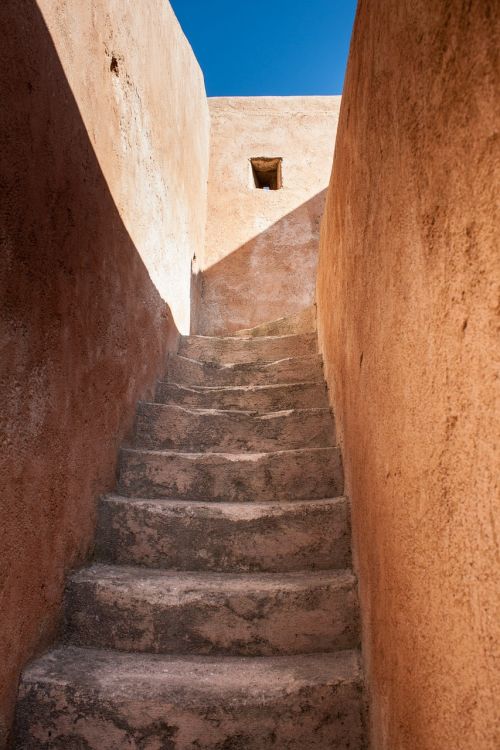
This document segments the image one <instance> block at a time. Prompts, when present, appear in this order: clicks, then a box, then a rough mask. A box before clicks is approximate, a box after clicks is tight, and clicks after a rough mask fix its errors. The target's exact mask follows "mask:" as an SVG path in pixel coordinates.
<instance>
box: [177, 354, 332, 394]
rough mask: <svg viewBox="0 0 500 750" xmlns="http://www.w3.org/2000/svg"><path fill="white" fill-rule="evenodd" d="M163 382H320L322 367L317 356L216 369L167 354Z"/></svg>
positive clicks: (209, 364) (228, 365) (208, 384)
mask: <svg viewBox="0 0 500 750" xmlns="http://www.w3.org/2000/svg"><path fill="white" fill-rule="evenodd" d="M167 380H168V381H169V382H171V383H182V384H183V385H206V386H216V387H218V386H219V387H220V386H223V385H232V386H235V385H273V384H280V385H284V384H286V383H302V382H305V381H318V382H322V381H323V365H322V360H321V356H320V355H319V354H309V355H306V356H302V357H290V358H288V359H280V360H278V361H277V362H261V363H258V362H245V363H240V364H224V365H220V364H217V363H215V362H199V361H198V360H196V359H188V358H187V357H181V356H179V355H178V354H170V355H169V357H168V364H167Z"/></svg>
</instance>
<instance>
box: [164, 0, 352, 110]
mask: <svg viewBox="0 0 500 750" xmlns="http://www.w3.org/2000/svg"><path fill="white" fill-rule="evenodd" d="M170 2H171V4H172V7H173V9H174V11H175V13H176V15H177V18H178V19H179V21H180V24H181V26H182V28H183V30H184V33H185V34H186V36H187V38H188V39H189V41H190V43H191V46H192V47H193V50H194V53H195V55H196V57H197V58H198V61H199V63H200V65H201V67H202V69H203V72H204V74H205V83H206V88H207V93H208V95H209V96H262V95H265V94H269V95H277V96H278V95H281V96H285V95H300V94H304V95H311V94H340V93H341V92H342V84H343V80H344V73H345V65H346V60H347V54H348V51H349V40H350V36H351V30H352V24H353V20H354V13H355V10H356V0H170Z"/></svg>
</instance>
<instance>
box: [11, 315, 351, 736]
mask: <svg viewBox="0 0 500 750" xmlns="http://www.w3.org/2000/svg"><path fill="white" fill-rule="evenodd" d="M311 320H312V318H311V316H310V315H302V316H300V315H299V316H296V317H295V319H290V320H284V321H282V322H279V323H278V324H275V325H274V326H268V327H267V328H266V327H264V329H263V330H262V329H259V328H257V329H255V330H254V331H246V332H244V333H242V334H240V335H236V336H233V337H230V338H223V337H222V338H221V337H219V338H216V337H204V336H189V337H183V338H182V339H181V341H180V345H179V349H178V353H177V354H173V355H170V357H169V362H168V367H167V378H166V380H165V381H162V382H160V383H159V384H158V388H157V392H156V394H157V395H156V401H155V402H154V403H142V404H140V405H139V408H138V413H137V419H136V429H135V436H134V440H133V441H132V444H131V445H127V446H126V447H124V448H123V450H122V454H121V462H120V474H119V480H118V486H117V489H116V493H115V494H113V495H111V496H108V497H105V498H103V500H102V502H101V506H100V516H99V521H98V530H97V539H96V550H95V556H94V561H93V562H92V564H91V565H89V566H88V567H85V568H83V569H81V570H79V571H77V572H75V573H74V574H73V575H72V576H71V577H70V579H69V582H68V585H67V588H66V595H65V628H64V633H63V637H62V642H61V644H60V645H59V646H57V647H56V648H54V649H53V650H52V651H49V653H47V654H46V655H45V656H43V657H42V658H41V659H39V660H38V661H35V662H34V663H33V664H32V665H31V666H30V667H29V668H28V669H27V671H26V672H25V674H24V677H23V680H22V684H21V689H20V697H19V703H18V710H17V738H16V739H17V747H18V748H19V750H21V748H23V749H25V750H42V748H47V747H52V748H55V747H61V748H62V747H64V748H75V750H76V748H83V747H85V748H86V749H87V750H116V748H125V747H131V748H132V747H134V748H139V747H141V748H153V747H154V748H162V750H166V748H171V749H172V750H174V749H175V750H184V749H187V748H200V749H202V748H203V749H204V750H216V749H218V750H220V749H221V748H224V750H236V749H241V750H243V748H245V749H246V750H264V748H271V747H272V748H276V749H278V748H279V749H280V750H285V749H286V750H304V749H305V748H307V749H308V750H316V749H317V750H326V748H332V747H335V748H336V750H348V749H349V750H362V748H364V747H365V744H364V730H363V723H364V722H363V696H362V673H361V666H360V654H359V650H358V649H359V638H360V633H359V613H358V600H357V591H356V579H355V577H354V575H353V572H352V570H351V548H350V523H349V506H348V502H347V500H346V498H344V497H343V496H342V492H343V475H342V466H341V459H340V454H339V449H338V447H336V439H335V427H334V422H333V420H332V417H331V414H330V410H329V407H328V400H327V393H326V386H325V383H324V380H323V372H322V361H321V356H320V355H319V354H318V349H317V336H316V332H315V330H312V328H311V329H310V330H306V331H304V330H303V329H304V322H305V324H306V325H312V323H311ZM262 333H267V334H268V335H259V334H262ZM269 334H270V335H269Z"/></svg>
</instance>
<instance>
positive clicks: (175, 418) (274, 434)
mask: <svg viewBox="0 0 500 750" xmlns="http://www.w3.org/2000/svg"><path fill="white" fill-rule="evenodd" d="M134 445H135V446H136V447H143V448H149V449H153V450H179V451H193V452H201V451H211V452H233V451H234V452H236V453H238V452H241V451H255V452H259V453H260V452H266V451H276V450H289V449H295V448H305V447H308V448H322V447H328V446H333V445H335V430H334V425H333V420H332V417H331V414H330V411H329V409H289V410H286V411H285V410H284V411H280V412H272V413H269V414H263V415H258V414H255V413H251V412H244V411H236V410H232V411H228V410H225V411H220V410H213V409H212V410H201V409H192V408H191V409H187V408H185V407H182V406H176V405H166V404H152V403H141V404H139V408H138V413H137V419H136V426H135V437H134Z"/></svg>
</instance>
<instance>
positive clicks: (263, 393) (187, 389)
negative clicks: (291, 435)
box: [156, 380, 328, 413]
mask: <svg viewBox="0 0 500 750" xmlns="http://www.w3.org/2000/svg"><path fill="white" fill-rule="evenodd" d="M156 401H157V402H159V403H164V404H167V403H171V404H178V405H179V406H185V407H194V408H199V409H242V410H244V411H245V410H246V411H255V412H261V413H262V412H265V413H268V412H273V411H282V410H283V409H311V408H320V407H323V408H327V407H328V397H327V390H326V385H325V383H324V382H323V381H322V380H321V381H314V382H301V383H287V384H282V383H277V384H275V385H255V386H252V385H242V386H221V387H219V388H217V387H213V386H196V385H190V386H188V385H180V384H179V383H169V382H167V381H164V380H161V381H160V382H159V383H158V385H157V389H156Z"/></svg>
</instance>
